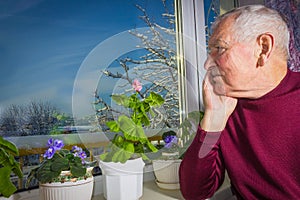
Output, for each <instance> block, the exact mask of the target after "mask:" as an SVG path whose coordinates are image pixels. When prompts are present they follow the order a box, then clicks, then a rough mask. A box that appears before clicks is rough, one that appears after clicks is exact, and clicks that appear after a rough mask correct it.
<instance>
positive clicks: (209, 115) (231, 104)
mask: <svg viewBox="0 0 300 200" xmlns="http://www.w3.org/2000/svg"><path fill="white" fill-rule="evenodd" d="M216 70H217V69H216V68H215V67H213V68H212V69H208V71H207V73H206V76H205V78H204V80H203V100H204V107H205V112H204V117H203V119H202V121H201V128H202V129H203V130H205V131H209V132H218V131H222V130H223V129H224V128H225V126H226V123H227V120H228V118H229V116H230V115H231V113H232V112H233V110H234V109H235V107H236V104H237V99H236V98H232V97H227V96H226V88H225V84H224V82H223V80H222V77H221V76H218V75H216V74H217V73H216ZM214 89H215V90H218V91H220V90H223V91H224V95H219V94H216V93H215V92H214Z"/></svg>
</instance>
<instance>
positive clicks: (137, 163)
mask: <svg viewBox="0 0 300 200" xmlns="http://www.w3.org/2000/svg"><path fill="white" fill-rule="evenodd" d="M99 165H100V167H101V169H102V176H103V193H104V197H105V198H106V199H107V200H137V199H139V198H140V197H141V196H142V195H143V172H144V166H145V163H144V162H143V160H142V159H141V158H138V159H134V160H128V161H126V163H124V164H122V163H115V162H103V161H100V162H99Z"/></svg>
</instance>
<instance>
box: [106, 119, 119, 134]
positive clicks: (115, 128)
mask: <svg viewBox="0 0 300 200" xmlns="http://www.w3.org/2000/svg"><path fill="white" fill-rule="evenodd" d="M106 125H107V126H108V128H109V129H110V130H111V131H113V132H119V131H120V126H119V124H118V123H117V122H116V121H109V122H106Z"/></svg>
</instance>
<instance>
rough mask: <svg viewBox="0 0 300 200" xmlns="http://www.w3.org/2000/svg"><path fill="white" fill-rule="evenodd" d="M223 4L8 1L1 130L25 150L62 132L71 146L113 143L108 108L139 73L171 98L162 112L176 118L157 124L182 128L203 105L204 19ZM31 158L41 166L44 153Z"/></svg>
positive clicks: (2, 18) (0, 15)
mask: <svg viewBox="0 0 300 200" xmlns="http://www.w3.org/2000/svg"><path fill="white" fill-rule="evenodd" d="M215 2H217V1H203V0H195V1H194V0H174V1H173V0H162V1H160V0H156V1H152V0H143V1H140V0H133V1H124V0H116V1H98V0H92V1H88V2H86V1H77V2H73V3H72V4H69V2H67V1H58V0H55V1H50V0H45V1H32V2H28V3H27V4H26V5H25V4H22V3H18V2H10V1H7V2H5V3H3V4H5V5H3V8H5V9H2V10H1V11H0V25H1V27H2V29H1V30H0V35H1V37H0V48H1V54H0V58H1V61H2V62H1V63H2V65H1V66H2V67H1V73H0V82H1V84H0V93H1V96H0V135H1V136H5V137H9V140H11V141H13V142H14V143H16V144H17V145H18V147H19V148H20V149H22V150H21V151H20V152H21V155H22V156H23V155H27V154H28V152H29V151H31V152H34V153H39V154H40V153H42V152H43V151H41V150H39V151H38V149H40V148H42V147H45V145H44V144H46V141H47V139H48V138H49V137H50V136H51V135H53V134H55V137H60V138H64V140H66V141H65V142H66V143H81V144H83V145H86V146H93V147H95V146H96V145H99V144H100V145H104V144H105V143H106V142H108V141H109V140H108V138H107V137H106V135H104V134H99V132H106V131H107V128H106V127H105V123H104V121H105V120H103V119H108V118H113V117H114V114H113V112H111V110H110V111H109V112H104V111H105V109H106V108H115V106H114V105H113V104H112V102H111V100H110V95H111V94H112V93H120V92H122V91H124V88H125V90H127V89H128V90H129V89H130V84H129V83H130V81H132V80H133V79H134V78H137V79H141V80H140V81H141V82H142V83H143V84H144V86H145V87H146V88H148V89H150V88H151V89H153V90H156V91H158V92H160V93H161V94H162V95H164V97H165V99H166V102H167V103H166V104H165V106H164V108H163V109H162V110H160V112H162V113H163V114H164V115H165V116H168V117H166V120H164V121H157V123H156V125H157V126H155V127H151V128H152V130H155V129H160V130H161V129H163V128H177V127H178V126H179V124H180V122H182V120H183V119H184V118H185V117H186V116H187V114H188V113H189V112H192V111H198V110H199V109H200V110H201V109H203V108H202V107H203V106H202V104H201V85H202V78H203V76H204V74H205V72H204V69H203V64H204V61H205V58H206V39H207V38H206V36H207V33H206V31H207V29H205V27H206V25H205V23H209V21H210V20H211V19H209V20H207V19H208V17H207V13H209V12H210V11H211V8H212V7H211V5H214V6H215V4H214V3H215ZM217 7H218V6H215V7H214V8H217ZM175 30H177V32H176V31H175ZM127 75H128V76H127ZM128 80H129V81H128ZM120 87H122V89H121V90H120ZM97 102H100V103H97ZM104 102H105V103H107V105H106V104H105V103H104ZM106 106H107V107H106ZM95 110H96V114H95ZM106 111H107V110H106ZM102 120H103V121H102ZM155 133H157V132H155ZM155 133H153V134H155ZM22 162H23V164H24V165H34V164H37V162H38V158H37V157H34V156H33V157H26V159H25V160H22ZM24 169H25V170H26V168H24ZM19 184H20V185H22V183H19Z"/></svg>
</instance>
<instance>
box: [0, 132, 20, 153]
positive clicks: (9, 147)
mask: <svg viewBox="0 0 300 200" xmlns="http://www.w3.org/2000/svg"><path fill="white" fill-rule="evenodd" d="M0 148H2V149H3V150H4V151H6V152H7V153H9V154H12V155H14V156H18V155H19V150H18V148H17V147H16V145H15V144H14V143H12V142H10V141H8V140H5V139H3V137H2V136H0Z"/></svg>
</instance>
